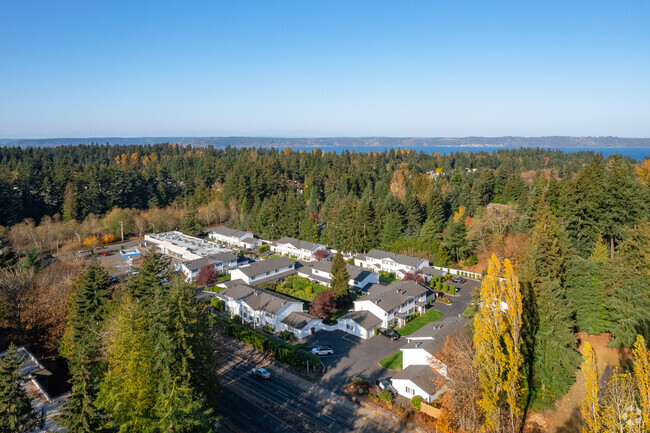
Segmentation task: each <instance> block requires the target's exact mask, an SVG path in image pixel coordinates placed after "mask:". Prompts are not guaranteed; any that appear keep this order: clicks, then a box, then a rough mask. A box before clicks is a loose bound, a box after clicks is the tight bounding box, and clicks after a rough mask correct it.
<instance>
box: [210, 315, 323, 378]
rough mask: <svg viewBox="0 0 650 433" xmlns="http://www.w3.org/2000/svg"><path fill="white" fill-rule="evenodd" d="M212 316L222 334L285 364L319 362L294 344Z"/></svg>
mask: <svg viewBox="0 0 650 433" xmlns="http://www.w3.org/2000/svg"><path fill="white" fill-rule="evenodd" d="M213 318H214V320H215V324H216V326H217V327H218V328H219V329H220V330H221V332H222V333H223V334H224V335H227V336H229V337H234V338H236V339H238V340H239V341H241V342H243V343H246V344H250V345H252V346H253V347H255V349H257V350H258V351H260V352H263V353H270V354H272V355H273V356H274V357H275V359H277V360H278V361H280V362H284V363H285V364H289V365H292V366H294V367H304V366H306V365H307V362H308V361H309V365H318V364H320V360H319V358H318V356H316V355H314V354H312V353H309V352H305V351H303V350H300V349H299V348H298V347H296V346H294V345H291V344H288V343H285V342H282V341H278V340H275V339H270V338H268V337H267V336H266V335H264V334H261V333H260V332H258V331H256V330H254V329H251V328H249V327H247V326H244V325H241V324H239V323H236V322H233V321H232V320H228V319H226V318H224V317H221V316H218V315H216V314H215V315H213Z"/></svg>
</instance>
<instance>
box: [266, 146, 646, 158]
mask: <svg viewBox="0 0 650 433" xmlns="http://www.w3.org/2000/svg"><path fill="white" fill-rule="evenodd" d="M274 147H276V146H274ZM277 147H278V148H281V149H283V148H285V147H291V148H292V149H293V150H302V151H305V152H311V151H312V150H314V149H320V150H323V151H325V152H336V153H341V152H343V151H344V150H347V151H350V152H354V151H356V152H383V151H384V150H387V151H389V150H390V149H391V148H390V147H385V146H357V147H354V146H320V147H307V146H277ZM395 149H413V150H415V151H417V152H424V153H429V154H431V153H436V152H437V153H440V154H443V155H444V154H447V153H451V152H496V151H497V150H499V149H521V147H515V146H512V147H510V146H499V147H496V146H494V147H487V146H411V147H409V146H399V147H395ZM526 149H528V148H526ZM544 149H549V150H561V151H562V152H567V153H569V152H571V153H573V152H595V153H601V154H602V155H603V156H605V157H607V156H610V155H615V154H619V155H622V156H629V157H630V158H633V159H636V160H637V161H641V160H643V159H644V158H648V157H650V149H649V148H641V147H618V148H612V147H606V148H584V147H563V148H559V147H547V148H544Z"/></svg>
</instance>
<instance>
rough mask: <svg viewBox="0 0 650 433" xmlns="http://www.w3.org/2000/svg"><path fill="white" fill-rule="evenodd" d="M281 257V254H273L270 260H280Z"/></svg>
mask: <svg viewBox="0 0 650 433" xmlns="http://www.w3.org/2000/svg"><path fill="white" fill-rule="evenodd" d="M280 257H282V256H281V255H280V254H271V255H270V256H269V259H279V258H280Z"/></svg>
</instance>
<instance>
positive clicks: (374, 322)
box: [338, 311, 382, 340]
mask: <svg viewBox="0 0 650 433" xmlns="http://www.w3.org/2000/svg"><path fill="white" fill-rule="evenodd" d="M381 324H382V320H381V319H380V318H379V317H377V316H375V315H374V314H372V313H371V312H369V311H352V312H350V313H348V314H346V315H345V316H343V317H341V318H340V319H338V326H339V329H340V330H342V331H345V332H347V333H348V334H352V335H356V336H357V337H361V338H363V339H364V340H365V339H368V338H370V337H372V336H373V335H375V329H378V328H379V327H381Z"/></svg>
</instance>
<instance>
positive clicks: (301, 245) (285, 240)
mask: <svg viewBox="0 0 650 433" xmlns="http://www.w3.org/2000/svg"><path fill="white" fill-rule="evenodd" d="M275 244H276V245H277V244H290V245H293V246H294V247H295V248H298V249H301V250H307V251H311V250H313V249H314V247H316V246H317V245H318V244H315V243H313V242H309V241H303V240H301V239H296V238H289V237H286V236H285V237H282V238H280V239H278V240H277V241H275Z"/></svg>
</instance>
